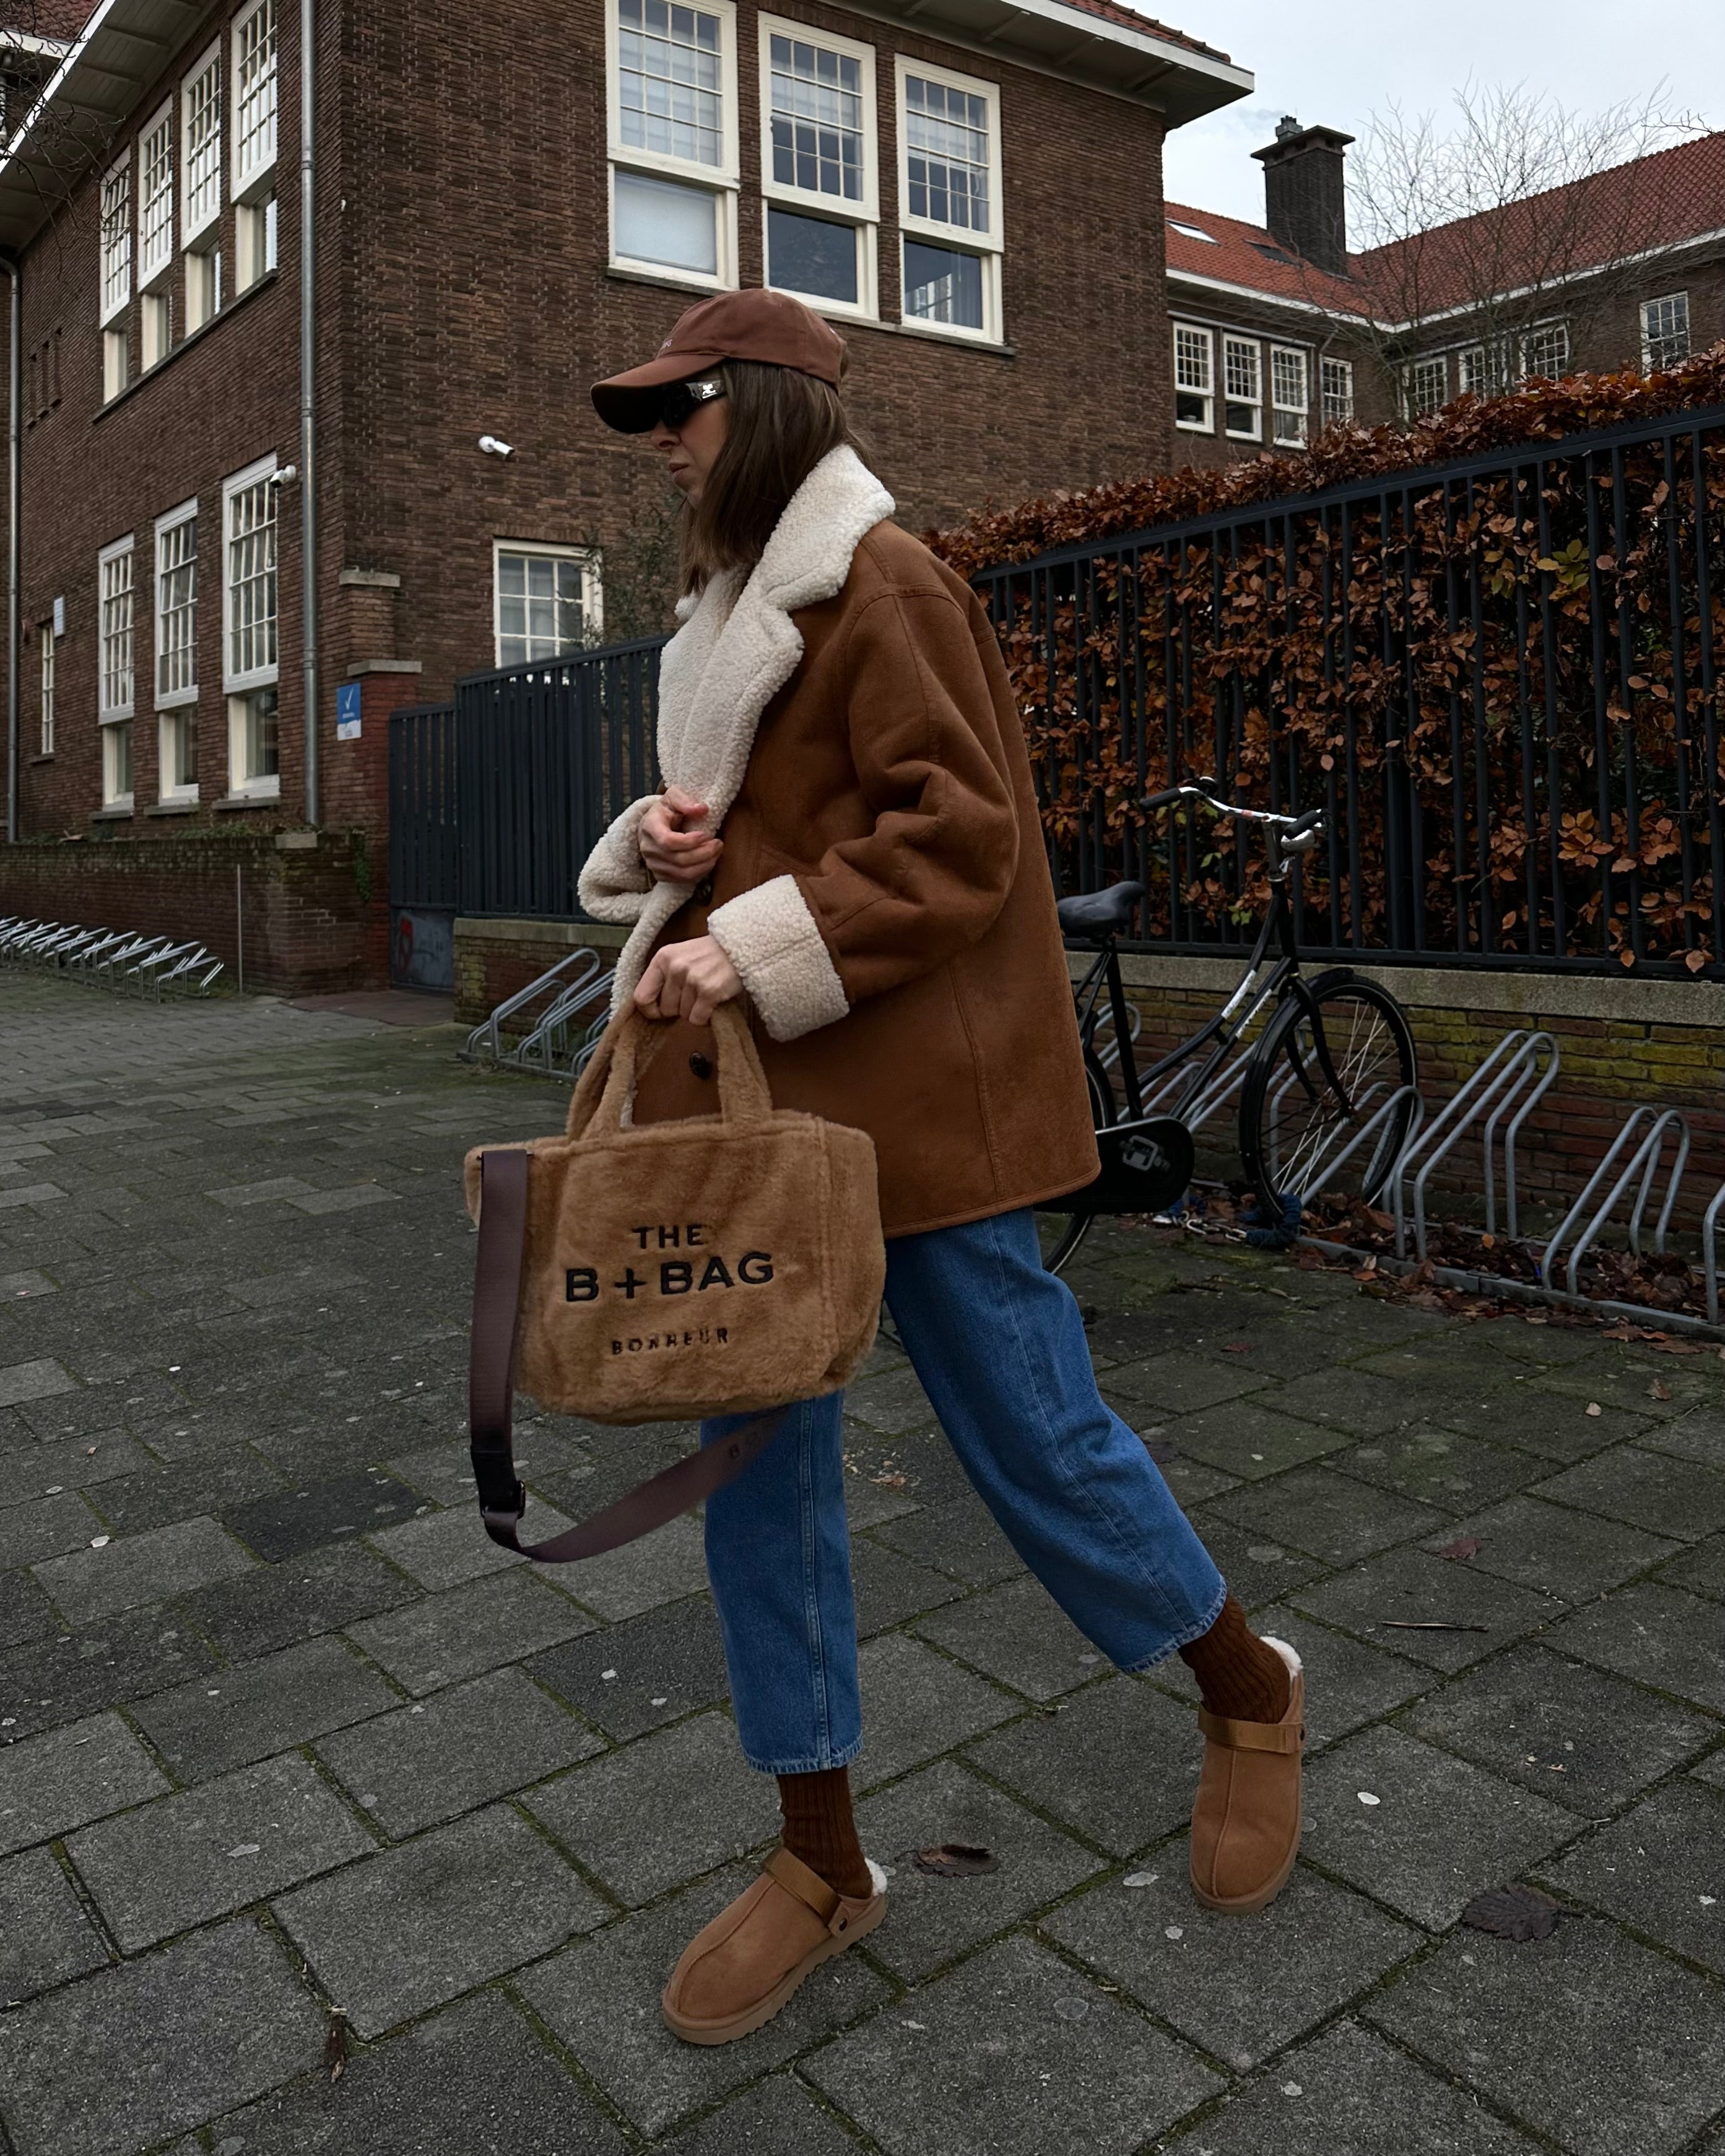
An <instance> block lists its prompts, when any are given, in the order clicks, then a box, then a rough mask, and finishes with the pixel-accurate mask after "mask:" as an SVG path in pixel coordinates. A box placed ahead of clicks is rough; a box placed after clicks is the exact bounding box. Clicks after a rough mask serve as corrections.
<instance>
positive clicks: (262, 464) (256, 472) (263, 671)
mask: <svg viewBox="0 0 1725 2156" xmlns="http://www.w3.org/2000/svg"><path fill="white" fill-rule="evenodd" d="M275 462H276V460H275V456H274V455H273V454H272V455H270V456H267V457H259V459H258V460H257V462H256V463H255V464H250V465H247V466H246V468H245V470H244V471H237V472H235V473H234V474H233V475H232V476H231V477H229V478H228V479H224V480H223V481H222V539H221V545H222V552H221V565H222V688H223V693H224V694H225V695H228V696H243V695H244V693H245V691H246V690H248V689H268V688H273V687H274V686H275V684H276V683H277V681H279V680H280V677H281V644H280V631H281V613H280V608H281V570H280V552H279V549H280V521H279V518H278V516H277V514H276V511H275V504H274V503H272V513H271V521H272V523H275V526H276V532H277V547H278V553H277V558H276V585H275V603H276V614H275V623H276V655H275V658H274V659H273V660H268V661H266V663H265V664H264V665H261V666H251V667H247V668H245V669H244V670H240V671H238V672H236V671H235V670H234V665H233V657H234V580H233V577H232V574H231V567H232V561H231V555H230V549H231V547H232V546H233V517H234V496H235V495H240V494H244V493H247V492H249V490H250V489H252V488H253V487H254V486H257V485H261V484H262V483H263V482H264V480H268V479H270V478H271V477H273V476H274V475H275Z"/></svg>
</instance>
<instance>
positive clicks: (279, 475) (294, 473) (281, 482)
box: [270, 465, 300, 486]
mask: <svg viewBox="0 0 1725 2156" xmlns="http://www.w3.org/2000/svg"><path fill="white" fill-rule="evenodd" d="M299 476H300V467H299V466H298V465H280V466H279V467H278V468H277V470H275V471H273V472H271V473H270V485H271V486H285V485H287V484H288V482H289V480H295V479H297V478H298V477H299Z"/></svg>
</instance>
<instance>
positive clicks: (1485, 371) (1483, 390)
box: [1455, 336, 1514, 397]
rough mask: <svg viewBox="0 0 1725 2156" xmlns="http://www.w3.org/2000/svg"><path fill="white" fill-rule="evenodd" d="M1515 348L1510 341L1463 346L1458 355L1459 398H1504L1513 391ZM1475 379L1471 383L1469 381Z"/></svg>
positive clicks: (1502, 339) (1501, 340)
mask: <svg viewBox="0 0 1725 2156" xmlns="http://www.w3.org/2000/svg"><path fill="white" fill-rule="evenodd" d="M1513 352H1514V347H1513V346H1512V344H1511V343H1510V341H1509V340H1508V339H1507V337H1501V336H1500V337H1498V338H1497V339H1496V340H1495V341H1491V342H1482V343H1480V344H1470V345H1464V346H1462V347H1461V351H1460V352H1457V353H1456V355H1455V373H1456V381H1457V388H1456V394H1457V395H1458V396H1461V397H1467V396H1473V397H1501V396H1502V395H1503V393H1504V392H1505V391H1506V390H1507V389H1508V388H1510V387H1511V381H1510V377H1511V375H1512V372H1513V371H1514V368H1513ZM1469 377H1472V378H1471V379H1470V378H1469Z"/></svg>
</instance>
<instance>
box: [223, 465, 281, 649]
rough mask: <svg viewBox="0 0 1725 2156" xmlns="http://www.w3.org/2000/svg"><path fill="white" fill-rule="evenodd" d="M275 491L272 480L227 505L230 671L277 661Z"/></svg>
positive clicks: (259, 483) (246, 490) (232, 497)
mask: <svg viewBox="0 0 1725 2156" xmlns="http://www.w3.org/2000/svg"><path fill="white" fill-rule="evenodd" d="M275 597H276V594H275V488H274V487H273V486H272V485H270V482H269V480H267V479H264V480H258V481H257V482H256V483H255V484H254V485H251V486H246V487H241V488H240V489H239V490H238V491H237V492H235V493H234V494H232V495H229V496H228V673H229V674H230V675H231V674H250V673H254V672H255V671H257V670H259V669H261V668H263V667H265V666H273V665H275V663H276V657H275Z"/></svg>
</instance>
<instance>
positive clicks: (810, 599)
mask: <svg viewBox="0 0 1725 2156" xmlns="http://www.w3.org/2000/svg"><path fill="white" fill-rule="evenodd" d="M894 506H895V505H894V502H893V499H892V496H891V495H890V494H888V492H887V491H886V488H885V487H884V486H882V485H881V484H880V480H877V479H876V478H875V475H874V474H873V473H872V472H871V471H870V470H869V469H868V467H867V466H866V465H865V464H864V463H863V462H862V460H861V459H860V457H858V455H857V454H856V453H855V450H854V449H848V448H840V449H833V450H831V451H829V453H828V454H827V455H825V456H824V457H823V458H822V459H821V460H820V462H819V464H818V465H816V466H815V467H814V470H813V471H812V472H810V473H809V476H808V478H807V479H805V480H803V484H802V485H801V486H799V487H798V490H797V491H796V492H795V494H793V495H792V496H791V499H790V500H789V501H788V503H787V504H786V505H785V509H784V513H783V516H781V517H780V518H779V520H778V523H777V525H775V526H774V527H773V536H772V537H771V538H770V539H769V540H768V542H767V547H766V550H765V552H763V553H762V557H761V558H760V560H759V561H758V562H757V563H756V565H755V567H754V569H753V570H752V572H751V573H750V575H749V577H748V578H747V582H746V583H743V584H742V588H741V590H738V588H737V577H735V575H730V576H722V577H715V578H714V579H713V581H712V582H711V583H710V584H708V586H707V587H706V590H705V591H704V592H702V593H701V596H700V598H699V599H698V600H696V602H695V603H694V604H693V605H692V607H689V606H687V605H686V603H685V606H683V607H680V608H678V613H679V615H680V617H682V626H681V627H680V629H678V631H677V633H676V634H675V636H674V637H672V639H671V640H670V643H669V644H667V645H666V646H665V653H664V656H663V657H662V659H661V660H660V675H659V767H660V774H661V776H662V777H663V778H664V779H665V783H666V784H667V785H675V786H680V787H682V788H684V789H685V792H687V793H692V794H694V795H695V796H696V798H697V799H699V800H702V801H705V802H706V803H707V806H708V808H709V811H710V815H709V819H708V820H709V824H710V825H711V829H713V830H715V831H716V830H717V829H719V827H720V825H721V824H722V823H723V822H724V819H725V817H726V814H727V813H728V812H729V810H730V808H731V804H732V802H734V801H735V800H736V798H737V792H738V789H739V788H741V786H742V778H743V773H744V772H745V771H746V770H747V767H748V760H749V753H750V752H751V750H752V748H753V747H754V742H755V730H756V728H757V726H758V725H759V723H760V719H761V714H762V711H765V710H766V708H767V706H768V704H769V703H770V702H771V701H772V700H773V697H774V696H777V695H778V691H779V690H781V689H782V688H783V686H784V685H785V683H786V682H787V681H788V680H789V679H790V678H791V675H792V674H793V672H794V671H795V670H796V667H797V663H798V660H800V659H801V658H802V656H803V637H802V633H801V631H800V630H799V629H798V627H797V625H796V624H795V623H794V622H793V620H792V619H791V616H792V614H793V613H794V612H795V611H796V610H797V609H798V608H801V607H807V606H814V605H817V604H819V602H820V601H821V600H823V599H829V598H833V597H834V595H835V594H836V593H838V592H839V591H840V590H841V589H842V588H843V587H844V583H845V578H846V577H848V576H849V575H850V563H851V559H852V557H853V556H854V555H855V552H856V550H857V547H858V546H859V544H860V542H861V540H862V538H863V536H864V534H865V532H868V531H872V530H873V529H874V527H875V525H877V524H879V523H880V522H882V521H884V520H885V519H886V518H887V517H889V516H891V515H892V513H893V509H894ZM650 798H656V797H650ZM648 806H649V802H648V801H647V800H642V801H637V802H634V803H631V804H630V806H629V808H626V809H625V810H624V812H623V814H622V815H620V816H619V818H618V819H617V820H616V821H615V822H614V824H612V826H611V828H610V829H609V830H608V831H607V832H606V834H605V835H604V837H603V839H601V840H600V841H599V843H598V845H597V846H595V847H594V849H593V853H592V855H590V856H589V858H588V863H587V865H586V867H585V868H584V869H583V870H582V874H581V885H580V891H581V902H582V904H583V906H584V907H585V908H586V909H587V911H588V913H590V914H591V915H592V916H593V917H594V919H596V920H599V921H629V922H632V923H633V924H634V927H633V932H632V933H631V934H630V936H629V942H627V944H626V945H625V946H624V950H623V952H622V955H621V957H619V961H618V966H617V980H616V988H615V998H614V1000H615V1001H616V1003H618V1004H621V1002H622V1001H623V999H624V997H626V996H627V995H629V993H632V991H633V990H634V986H635V983H637V982H638V981H639V978H640V977H641V973H642V971H643V969H644V967H645V965H646V962H647V956H648V953H649V952H650V951H651V949H652V947H653V945H654V943H655V941H656V940H657V938H658V936H659V932H660V930H661V929H662V928H663V927H664V926H665V923H666V921H669V920H670V917H671V916H672V915H673V914H674V913H675V911H677V909H678V908H679V907H680V906H681V905H682V904H683V903H684V901H685V900H686V898H687V897H688V895H689V894H688V891H687V888H686V886H685V885H680V884H668V883H662V884H659V885H655V886H654V887H653V888H651V889H649V888H648V887H647V883H646V878H645V875H644V870H643V869H642V866H641V859H640V851H639V844H638V840H637V835H636V834H637V832H638V829H639V824H640V819H641V817H642V816H643V815H644V814H645V812H646V809H647V808H648Z"/></svg>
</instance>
